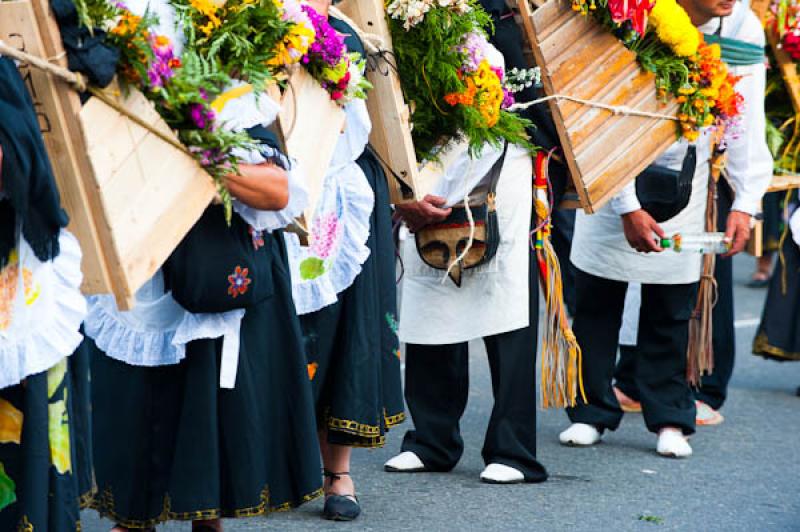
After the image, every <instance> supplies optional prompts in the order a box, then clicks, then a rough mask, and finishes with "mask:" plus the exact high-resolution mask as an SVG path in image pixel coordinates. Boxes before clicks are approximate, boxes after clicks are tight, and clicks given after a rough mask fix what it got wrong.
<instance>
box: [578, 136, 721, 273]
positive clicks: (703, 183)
mask: <svg viewBox="0 0 800 532" xmlns="http://www.w3.org/2000/svg"><path fill="white" fill-rule="evenodd" d="M687 149H688V143H687V142H686V141H685V140H681V141H679V142H676V143H675V144H673V145H672V146H671V147H670V148H669V149H668V150H667V151H666V152H664V154H663V155H662V156H661V157H659V158H658V159H657V160H656V163H657V164H660V165H662V166H668V167H670V168H673V169H675V170H680V168H681V166H682V164H683V158H684V156H685V154H686V150H687ZM710 154H711V138H710V135H709V134H708V132H704V133H703V134H702V135H701V136H700V138H699V139H698V141H697V170H696V171H695V175H694V181H693V182H692V197H691V199H690V201H689V205H688V206H687V207H686V209H684V210H683V211H682V212H681V213H679V214H678V215H677V216H675V217H674V218H672V219H670V220H667V221H666V222H664V223H662V224H660V226H661V228H662V229H663V230H664V232H665V233H666V235H667V236H672V235H674V234H675V233H702V232H704V231H705V215H706V200H707V194H708V174H709V164H708V160H709V158H710ZM654 238H655V236H654ZM570 259H571V260H572V263H573V264H574V265H575V266H576V267H577V268H579V269H580V270H582V271H584V272H587V273H590V274H592V275H595V276H597V277H602V278H604V279H612V280H615V281H624V282H638V283H643V284H688V283H694V282H697V281H699V280H700V271H701V266H702V259H703V256H702V255H701V254H699V253H675V252H674V251H672V250H666V251H663V252H661V253H639V252H638V251H636V250H635V249H633V248H632V247H631V246H630V244H628V241H627V240H626V239H625V234H624V232H623V230H622V217H621V216H619V215H618V214H616V213H615V212H614V211H613V210H612V208H611V205H610V203H608V204H606V205H604V206H603V207H602V208H600V209H599V210H598V211H597V213H596V214H585V213H584V212H583V211H580V210H579V211H578V213H577V216H576V219H575V236H574V238H573V242H572V254H571V255H570Z"/></svg>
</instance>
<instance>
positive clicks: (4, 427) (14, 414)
mask: <svg viewBox="0 0 800 532" xmlns="http://www.w3.org/2000/svg"><path fill="white" fill-rule="evenodd" d="M23 419H24V418H23V415H22V412H20V411H19V409H17V408H16V407H15V406H14V405H12V404H11V403H9V402H8V401H6V400H5V399H0V443H16V444H17V445H19V442H20V441H21V439H22V421H23Z"/></svg>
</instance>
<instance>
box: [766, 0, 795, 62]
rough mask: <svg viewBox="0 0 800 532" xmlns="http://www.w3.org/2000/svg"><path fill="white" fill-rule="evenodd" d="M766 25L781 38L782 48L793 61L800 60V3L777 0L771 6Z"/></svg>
mask: <svg viewBox="0 0 800 532" xmlns="http://www.w3.org/2000/svg"><path fill="white" fill-rule="evenodd" d="M766 25H767V28H768V29H770V30H771V31H773V32H774V33H775V34H776V35H777V36H778V37H779V38H780V44H781V48H783V50H784V51H785V52H786V53H787V54H789V57H791V58H792V61H795V62H798V61H800V3H798V2H797V0H776V1H775V2H773V3H772V5H770V7H769V12H768V14H767V24H766Z"/></svg>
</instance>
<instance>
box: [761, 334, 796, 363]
mask: <svg viewBox="0 0 800 532" xmlns="http://www.w3.org/2000/svg"><path fill="white" fill-rule="evenodd" d="M753 354H755V355H758V356H763V357H767V358H777V359H780V360H800V353H792V352H790V351H786V350H784V349H781V348H780V347H776V346H774V345H771V344H770V343H769V338H767V335H766V334H765V333H764V332H760V333H758V336H756V339H755V341H754V342H753Z"/></svg>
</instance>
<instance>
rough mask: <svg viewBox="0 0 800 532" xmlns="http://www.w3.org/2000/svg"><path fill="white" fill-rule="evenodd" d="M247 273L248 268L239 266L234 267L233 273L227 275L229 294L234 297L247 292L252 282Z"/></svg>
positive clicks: (248, 271) (248, 272)
mask: <svg viewBox="0 0 800 532" xmlns="http://www.w3.org/2000/svg"><path fill="white" fill-rule="evenodd" d="M249 274H250V270H249V269H247V268H242V267H241V266H237V267H236V269H235V270H234V271H233V274H231V275H229V276H228V282H229V283H230V286H229V287H228V295H229V296H231V297H233V298H234V299H236V298H237V297H239V296H240V295H242V294H245V293H247V290H248V288H249V286H250V283H252V282H253V281H252V279H250V278H249V277H248V275H249Z"/></svg>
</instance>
